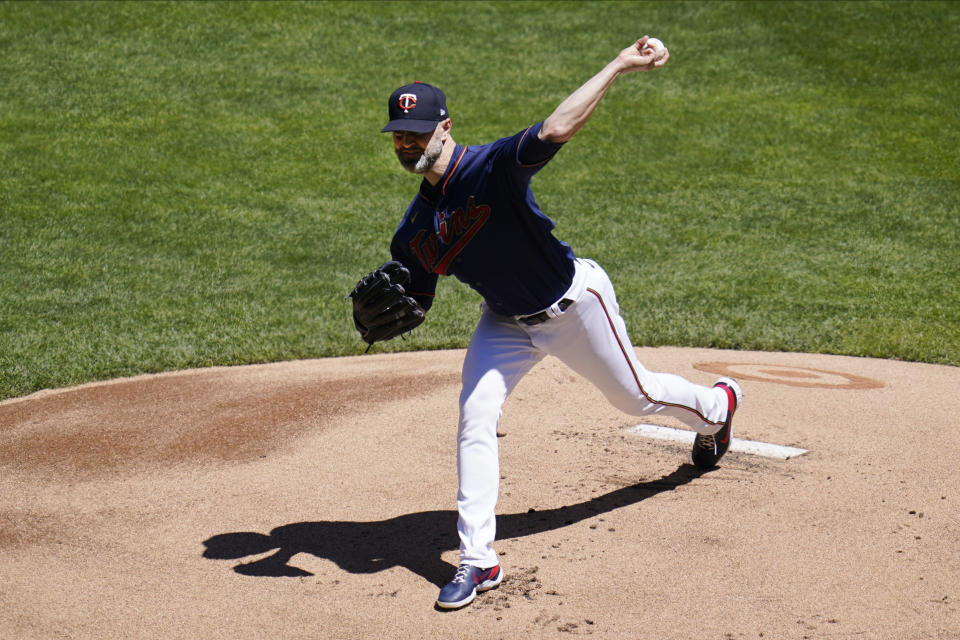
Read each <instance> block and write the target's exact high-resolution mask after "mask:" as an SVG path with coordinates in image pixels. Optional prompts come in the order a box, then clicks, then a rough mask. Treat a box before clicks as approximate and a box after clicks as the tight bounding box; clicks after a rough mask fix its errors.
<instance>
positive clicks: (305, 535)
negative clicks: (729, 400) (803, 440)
mask: <svg viewBox="0 0 960 640" xmlns="http://www.w3.org/2000/svg"><path fill="white" fill-rule="evenodd" d="M707 472H708V471H704V470H701V469H698V468H696V467H694V466H693V465H691V464H683V465H681V466H680V467H679V468H678V469H677V470H676V471H673V472H672V473H670V474H668V475H666V476H663V477H662V478H660V479H659V480H652V481H649V482H640V483H638V484H635V485H631V486H628V487H623V488H621V489H617V490H615V491H611V492H609V493H606V494H603V495H600V496H597V497H595V498H591V499H590V500H586V501H584V502H580V503H578V504H574V505H570V506H564V507H557V508H555V509H549V510H546V511H534V510H533V509H531V510H530V511H528V512H526V513H511V514H506V515H499V516H497V538H498V539H501V540H503V539H508V538H519V537H522V536H529V535H534V534H537V533H543V532H545V531H552V530H555V529H559V528H561V527H565V526H568V525H572V524H574V523H576V522H580V521H582V520H586V519H588V518H592V517H594V516H597V515H600V514H602V513H606V512H609V511H612V510H614V509H619V508H621V507H625V506H628V505H632V504H636V503H638V502H641V501H643V500H646V499H647V498H650V497H652V496H655V495H657V494H659V493H663V492H665V491H673V490H674V489H676V488H677V487H679V486H681V485H684V484H687V483H688V482H691V481H693V480H694V479H696V478H699V477H700V476H702V475H703V474H704V473H707ZM203 545H204V546H205V547H206V550H205V551H204V552H203V557H204V558H210V559H215V560H238V559H241V558H246V557H248V556H253V555H261V554H263V553H266V552H268V551H271V550H274V549H276V551H275V552H274V553H273V554H271V555H269V556H267V557H265V558H261V559H259V560H255V561H252V562H247V563H241V564H239V565H237V566H235V567H234V568H233V570H234V571H236V572H237V573H240V574H243V575H248V576H272V577H280V576H294V577H295V576H309V575H312V574H311V573H310V572H308V571H305V570H303V569H300V568H298V567H295V566H293V565H291V564H290V559H291V558H293V556H295V555H297V554H298V553H309V554H312V555H314V556H317V557H319V558H325V559H327V560H330V561H332V562H334V563H336V564H337V566H339V567H340V568H341V569H343V570H344V571H349V572H350V573H356V574H363V573H376V572H378V571H383V570H385V569H389V568H391V567H397V566H400V567H404V568H406V569H409V570H410V571H412V572H413V573H415V574H417V575H419V576H421V577H422V578H424V579H425V580H427V581H428V582H431V583H433V584H434V585H436V586H437V587H442V586H443V585H444V584H445V583H446V582H447V581H448V580H449V579H450V576H451V575H453V572H454V571H455V570H456V567H454V566H453V565H451V564H449V563H447V562H445V561H443V560H442V559H441V554H442V553H443V552H444V551H450V550H453V549H457V548H458V547H459V539H458V537H457V512H456V511H421V512H418V513H409V514H405V515H401V516H397V517H395V518H390V519H389V520H379V521H373V522H351V521H321V522H295V523H293V524H286V525H283V526H280V527H277V528H276V529H274V530H272V531H271V532H270V533H269V534H262V533H255V532H248V531H242V532H236V533H221V534H218V535H215V536H213V537H211V538H208V539H207V540H205V541H204V542H203Z"/></svg>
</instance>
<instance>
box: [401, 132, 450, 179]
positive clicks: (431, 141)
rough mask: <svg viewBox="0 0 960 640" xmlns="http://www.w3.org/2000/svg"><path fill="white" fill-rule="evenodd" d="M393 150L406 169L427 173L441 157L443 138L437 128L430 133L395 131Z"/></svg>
mask: <svg viewBox="0 0 960 640" xmlns="http://www.w3.org/2000/svg"><path fill="white" fill-rule="evenodd" d="M393 150H394V152H395V153H396V154H397V159H398V160H400V164H402V165H403V168H404V169H406V170H407V171H409V172H411V173H426V172H427V171H429V170H430V168H431V167H432V166H433V165H434V163H435V162H436V161H437V158H439V157H440V152H441V151H443V140H442V137H441V136H440V135H438V132H437V131H436V130H434V131H432V132H430V133H416V132H413V131H394V132H393Z"/></svg>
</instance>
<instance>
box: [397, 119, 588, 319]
mask: <svg viewBox="0 0 960 640" xmlns="http://www.w3.org/2000/svg"><path fill="white" fill-rule="evenodd" d="M541 124H542V123H538V124H536V125H534V126H532V127H529V128H527V129H525V130H523V131H521V132H519V133H517V134H516V135H514V136H511V137H508V138H502V139H500V140H497V141H495V142H491V143H490V144H485V145H480V146H461V145H456V146H455V147H454V152H453V157H452V158H451V160H450V165H449V166H448V167H447V170H446V171H445V172H444V174H443V177H442V178H441V179H440V181H439V182H438V183H437V184H436V185H432V184H430V182H429V181H427V180H426V179H424V180H423V182H422V183H421V185H420V192H419V193H418V194H417V196H416V197H415V198H414V199H413V202H411V203H410V206H409V208H408V209H407V211H406V213H405V214H404V216H403V220H402V221H401V223H400V225H399V226H398V227H397V230H396V232H395V233H394V236H393V241H392V243H391V245H390V252H391V254H392V256H393V259H395V260H399V261H400V262H402V263H403V264H404V265H406V266H407V268H408V269H410V273H411V276H412V278H411V282H410V284H409V286H408V287H407V289H408V291H409V293H410V295H411V296H413V297H414V298H416V300H417V301H418V302H419V303H420V304H421V305H422V306H423V307H424V308H425V309H428V308H429V307H430V305H431V304H432V301H433V295H434V292H435V290H436V284H437V278H438V276H441V275H453V276H455V277H456V278H457V279H458V280H460V281H461V282H464V283H466V284H468V285H469V286H470V287H472V288H473V289H474V290H476V291H477V292H478V293H479V294H480V295H481V296H483V298H484V300H486V302H487V304H488V305H489V306H490V309H491V310H492V311H494V312H496V313H500V314H503V315H525V314H532V313H536V312H537V311H540V310H541V309H545V308H547V307H549V306H550V305H551V304H553V303H554V302H556V301H557V300H558V299H559V298H560V297H561V296H562V295H563V294H564V292H566V290H567V289H568V288H569V287H570V284H571V282H572V279H573V273H574V253H573V250H572V249H571V248H570V246H569V245H567V244H566V243H564V242H561V241H560V240H558V239H557V238H556V237H554V235H553V233H552V231H553V228H554V226H555V225H554V223H553V221H552V220H551V219H550V218H548V217H547V216H546V215H544V213H543V212H542V211H540V208H539V207H538V206H537V203H536V201H535V200H534V197H533V192H532V191H531V190H530V179H531V178H532V177H533V176H534V174H536V173H537V171H539V170H540V169H541V168H542V167H543V166H544V165H545V164H546V163H547V161H549V160H550V159H551V158H552V157H553V156H554V154H556V152H557V151H558V150H559V149H560V147H561V146H562V144H556V143H548V142H543V141H542V140H540V139H539V138H538V137H537V132H538V131H539V130H540V126H541Z"/></svg>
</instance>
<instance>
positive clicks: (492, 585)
mask: <svg viewBox="0 0 960 640" xmlns="http://www.w3.org/2000/svg"><path fill="white" fill-rule="evenodd" d="M501 582H503V569H500V573H498V574H497V579H496V580H485V581H483V582H481V583H480V584H478V585H477V588H476V589H474V590H473V592H471V593H470V595H469V596H467V597H466V598H464V599H463V600H458V601H457V602H441V601H440V600H437V606H438V607H440V608H441V609H459V608H461V607H465V606H467V605H468V604H470V603H471V602H473V601H474V599H475V598H476V597H477V594H478V593H483V592H484V591H490V590H491V589H496V588H497V587H499V586H500V583H501Z"/></svg>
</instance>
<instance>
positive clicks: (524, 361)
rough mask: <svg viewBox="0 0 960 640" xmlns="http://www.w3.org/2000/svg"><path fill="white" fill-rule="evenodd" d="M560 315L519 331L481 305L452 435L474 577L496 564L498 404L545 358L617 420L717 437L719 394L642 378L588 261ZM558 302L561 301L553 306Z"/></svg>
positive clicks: (671, 378)
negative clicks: (654, 421) (589, 387)
mask: <svg viewBox="0 0 960 640" xmlns="http://www.w3.org/2000/svg"><path fill="white" fill-rule="evenodd" d="M563 298H568V299H572V300H574V304H572V305H571V306H570V307H569V308H567V310H566V311H561V310H560V308H559V306H558V305H556V304H555V305H553V306H552V307H551V308H550V309H549V310H547V312H548V314H549V315H550V319H549V320H547V321H546V322H543V323H541V324H537V325H533V326H528V325H526V324H523V323H521V322H520V321H519V320H518V319H517V318H515V317H512V316H502V315H499V314H496V313H493V312H492V311H490V309H489V308H487V307H486V305H484V306H483V313H482V315H481V317H480V322H479V323H478V325H477V328H476V330H475V331H474V334H473V338H472V339H471V341H470V346H469V347H468V348H467V353H466V357H465V359H464V363H463V389H462V391H461V394H460V423H459V428H458V435H457V471H458V475H459V482H460V488H459V491H458V494H457V509H458V511H459V521H458V524H457V529H458V532H459V534H460V562H461V563H468V564H471V565H474V566H477V567H481V568H489V567H492V566H495V565H496V564H497V563H498V560H497V555H496V552H495V551H494V550H493V541H494V538H495V536H496V518H495V514H494V512H495V509H496V504H497V496H498V494H499V491H500V463H499V453H498V449H497V423H498V422H499V420H500V414H501V410H502V407H503V403H504V402H505V401H506V399H507V396H508V395H509V394H510V392H511V391H512V390H513V389H514V387H516V385H517V383H518V382H519V381H520V379H521V378H522V377H523V376H524V374H526V373H527V372H528V371H530V369H531V368H533V366H534V365H536V364H537V363H538V362H539V361H540V360H542V359H543V358H544V357H545V356H546V355H548V354H549V355H553V356H555V357H557V358H559V359H560V360H561V361H562V362H564V363H565V364H566V365H567V366H568V367H570V368H571V369H572V370H573V371H575V372H576V373H578V374H580V375H582V376H583V377H584V378H586V379H587V380H589V381H590V382H592V383H593V384H594V385H596V387H597V388H598V389H599V390H600V391H601V392H602V393H603V394H604V396H605V397H606V398H607V399H608V400H609V401H610V402H611V404H613V406H615V407H617V408H618V409H620V410H621V411H624V412H626V413H628V414H632V415H636V416H646V415H651V414H663V415H670V416H674V417H676V418H678V419H680V420H681V421H682V422H683V423H685V424H687V425H688V426H690V427H691V428H692V429H694V430H696V431H697V432H699V433H703V434H707V435H709V434H713V433H716V432H717V431H719V430H720V427H721V426H722V425H723V420H724V418H725V417H726V412H727V395H726V393H725V392H723V391H722V390H720V389H716V388H713V387H704V386H701V385H698V384H694V383H692V382H690V381H688V380H686V379H685V378H682V377H680V376H677V375H673V374H668V373H655V372H652V371H647V370H646V369H645V368H644V367H643V365H641V364H640V362H639V361H638V360H637V356H636V353H635V352H634V350H633V347H632V345H631V342H630V338H629V337H628V336H627V330H626V326H625V324H624V322H623V320H622V319H621V318H620V307H619V306H618V304H617V299H616V295H615V293H614V290H613V285H612V283H611V282H610V279H609V277H608V276H607V274H606V272H605V271H604V270H603V269H602V268H601V267H600V265H598V264H597V263H595V262H593V261H592V260H585V259H579V260H577V264H576V274H575V275H574V281H573V285H572V286H571V287H570V290H569V291H568V292H567V293H566V294H565V295H564V296H563ZM563 298H561V299H563Z"/></svg>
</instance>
